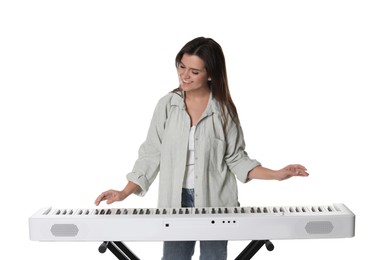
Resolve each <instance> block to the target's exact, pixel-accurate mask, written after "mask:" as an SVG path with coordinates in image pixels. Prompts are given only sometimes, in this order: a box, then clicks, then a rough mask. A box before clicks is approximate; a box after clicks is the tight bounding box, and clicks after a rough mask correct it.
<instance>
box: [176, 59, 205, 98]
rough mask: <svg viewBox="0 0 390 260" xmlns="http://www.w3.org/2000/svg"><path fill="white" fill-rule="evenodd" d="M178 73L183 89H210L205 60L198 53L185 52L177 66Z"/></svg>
mask: <svg viewBox="0 0 390 260" xmlns="http://www.w3.org/2000/svg"><path fill="white" fill-rule="evenodd" d="M177 74H178V76H179V81H180V86H181V89H182V90H183V91H194V90H203V88H205V89H208V83H207V81H208V80H209V77H208V74H207V71H206V69H205V65H204V62H203V60H202V59H201V58H199V57H198V56H196V55H189V54H186V53H185V54H184V55H183V58H182V59H181V61H180V63H179V65H178V66H177Z"/></svg>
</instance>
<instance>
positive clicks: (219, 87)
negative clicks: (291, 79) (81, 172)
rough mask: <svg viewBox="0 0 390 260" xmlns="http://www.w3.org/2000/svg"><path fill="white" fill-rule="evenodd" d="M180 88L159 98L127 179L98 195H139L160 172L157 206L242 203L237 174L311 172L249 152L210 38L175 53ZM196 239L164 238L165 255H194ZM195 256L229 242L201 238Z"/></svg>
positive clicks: (221, 249)
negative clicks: (269, 163) (266, 162)
mask: <svg viewBox="0 0 390 260" xmlns="http://www.w3.org/2000/svg"><path fill="white" fill-rule="evenodd" d="M176 68H177V72H178V77H179V82H180V86H179V87H178V88H177V89H174V90H173V91H172V92H170V93H169V94H167V95H166V96H164V97H163V98H161V99H160V101H159V102H158V104H157V106H156V109H155V111H154V114H153V118H152V121H151V125H150V128H149V131H148V135H147V138H146V141H145V142H144V143H143V144H142V145H141V147H140V149H139V158H138V159H137V161H136V162H135V165H134V168H133V171H132V172H130V173H129V174H128V175H127V180H128V183H127V185H126V186H125V188H124V189H123V190H121V191H116V190H108V191H105V192H103V193H102V194H101V195H100V196H99V197H98V198H97V199H96V201H95V204H96V205H99V203H100V202H101V201H103V200H106V201H107V203H108V204H111V203H113V202H115V201H121V200H123V199H125V198H127V197H128V196H129V195H130V194H133V193H134V194H137V195H141V196H143V195H144V194H145V193H146V192H147V190H148V188H149V187H150V185H151V184H152V182H153V181H154V179H155V178H156V176H157V174H158V173H160V175H159V178H160V181H159V197H158V207H233V206H239V202H238V192H237V183H236V179H238V180H240V181H241V182H244V183H245V182H248V181H249V180H252V179H263V180H284V179H288V178H290V177H292V176H308V173H307V172H306V168H305V167H303V166H301V165H289V166H286V167H284V168H283V169H281V170H276V171H275V170H271V169H267V168H265V167H262V166H261V164H260V163H259V162H258V161H256V160H253V159H251V158H249V157H248V155H247V153H246V152H245V142H244V138H243V133H242V129H241V126H240V122H239V118H238V115H237V110H236V107H235V105H234V103H233V101H232V98H231V96H230V92H229V87H228V81H227V74H226V65H225V58H224V54H223V51H222V48H221V47H220V45H219V44H218V43H217V42H215V41H214V40H213V39H210V38H204V37H199V38H196V39H194V40H192V41H190V42H188V43H187V44H186V45H185V46H184V47H183V48H182V49H181V50H180V51H179V53H178V54H177V56H176ZM194 246H195V241H178V242H164V250H163V260H170V259H173V260H177V259H181V260H186V259H191V256H192V255H193V253H194ZM200 253H201V255H200V259H207V260H212V259H218V260H220V259H226V258H227V241H201V242H200Z"/></svg>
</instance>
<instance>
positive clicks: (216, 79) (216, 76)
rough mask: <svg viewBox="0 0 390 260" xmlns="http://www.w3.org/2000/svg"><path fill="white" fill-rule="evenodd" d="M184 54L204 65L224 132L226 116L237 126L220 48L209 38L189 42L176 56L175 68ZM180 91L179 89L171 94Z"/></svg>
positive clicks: (223, 57) (234, 107) (235, 113)
mask: <svg viewBox="0 0 390 260" xmlns="http://www.w3.org/2000/svg"><path fill="white" fill-rule="evenodd" d="M184 54H189V55H196V56H198V57H199V58H201V59H202V60H203V62H204V63H205V69H206V71H207V74H208V76H209V77H210V78H211V82H209V87H210V89H211V93H212V94H213V97H214V98H215V99H216V100H217V101H218V104H219V106H220V109H221V114H222V122H223V126H224V130H225V132H226V127H227V121H228V115H229V116H230V117H231V118H232V119H233V122H234V123H236V125H237V126H239V123H240V122H239V119H238V114H237V109H236V106H235V105H234V103H233V100H232V97H231V96H230V91H229V85H228V79H227V73H226V63H225V56H224V54H223V51H222V48H221V46H220V45H219V44H218V43H217V42H216V41H214V40H213V39H211V38H205V37H198V38H195V39H193V40H192V41H189V42H188V43H186V44H185V45H184V47H183V48H182V49H181V50H180V51H179V53H178V54H177V55H176V59H175V62H176V64H175V65H176V68H177V67H178V66H179V64H180V62H181V59H182V58H183V55H184ZM179 90H181V89H180V87H179V88H176V89H174V90H173V92H176V91H179Z"/></svg>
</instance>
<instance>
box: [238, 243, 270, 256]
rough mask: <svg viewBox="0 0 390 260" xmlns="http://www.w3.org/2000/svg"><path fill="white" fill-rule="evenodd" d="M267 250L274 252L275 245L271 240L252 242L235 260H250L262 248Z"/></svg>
mask: <svg viewBox="0 0 390 260" xmlns="http://www.w3.org/2000/svg"><path fill="white" fill-rule="evenodd" d="M264 245H265V247H266V248H267V250H268V251H272V250H274V244H272V242H271V241H269V240H252V241H251V242H250V243H249V244H248V245H247V246H246V247H245V248H244V250H242V252H241V253H240V254H239V255H238V256H237V257H236V258H235V260H249V259H251V258H252V257H253V256H254V255H255V254H256V253H257V251H259V250H260V248H261V247H262V246H264Z"/></svg>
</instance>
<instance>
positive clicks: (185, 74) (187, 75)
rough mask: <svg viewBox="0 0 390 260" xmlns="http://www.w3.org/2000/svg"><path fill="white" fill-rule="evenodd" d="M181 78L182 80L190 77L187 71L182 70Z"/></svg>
mask: <svg viewBox="0 0 390 260" xmlns="http://www.w3.org/2000/svg"><path fill="white" fill-rule="evenodd" d="M182 76H183V78H185V79H188V78H189V77H190V72H189V70H184V71H183V74H182Z"/></svg>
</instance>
